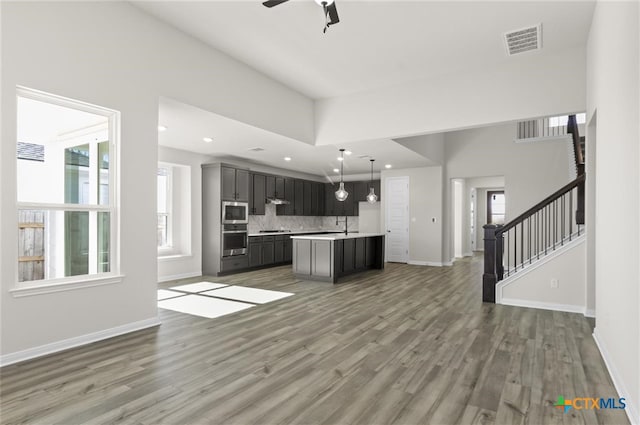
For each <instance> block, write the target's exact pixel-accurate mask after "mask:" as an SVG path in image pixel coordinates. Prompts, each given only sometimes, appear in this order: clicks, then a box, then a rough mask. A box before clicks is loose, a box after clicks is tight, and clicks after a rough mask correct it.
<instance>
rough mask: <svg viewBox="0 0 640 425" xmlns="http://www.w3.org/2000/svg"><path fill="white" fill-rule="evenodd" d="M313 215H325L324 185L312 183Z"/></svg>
mask: <svg viewBox="0 0 640 425" xmlns="http://www.w3.org/2000/svg"><path fill="white" fill-rule="evenodd" d="M311 215H314V216H318V215H324V183H315V182H314V183H311Z"/></svg>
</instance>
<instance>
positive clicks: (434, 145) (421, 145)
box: [393, 133, 444, 165]
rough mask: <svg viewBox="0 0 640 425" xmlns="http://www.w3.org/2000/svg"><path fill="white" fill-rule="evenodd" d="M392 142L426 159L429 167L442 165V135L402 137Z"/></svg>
mask: <svg viewBox="0 0 640 425" xmlns="http://www.w3.org/2000/svg"><path fill="white" fill-rule="evenodd" d="M393 141H394V142H396V143H398V144H400V145H402V146H404V147H405V148H407V149H411V150H412V151H414V152H416V153H418V154H420V155H422V156H423V157H425V158H427V159H428V160H429V165H442V163H443V161H444V133H436V134H423V135H420V136H413V137H403V138H397V139H393Z"/></svg>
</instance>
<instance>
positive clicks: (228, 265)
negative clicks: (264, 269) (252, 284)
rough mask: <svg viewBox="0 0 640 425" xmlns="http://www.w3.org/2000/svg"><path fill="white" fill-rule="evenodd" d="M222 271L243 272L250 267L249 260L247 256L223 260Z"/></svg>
mask: <svg viewBox="0 0 640 425" xmlns="http://www.w3.org/2000/svg"><path fill="white" fill-rule="evenodd" d="M220 263H221V264H220V271H221V272H230V271H235V270H242V269H246V268H247V267H249V259H248V258H247V257H246V256H245V255H239V256H237V257H228V258H223V259H222V260H221V261H220Z"/></svg>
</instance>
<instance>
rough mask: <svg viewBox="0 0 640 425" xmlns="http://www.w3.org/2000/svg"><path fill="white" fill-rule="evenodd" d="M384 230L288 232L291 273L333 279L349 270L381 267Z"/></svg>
mask: <svg viewBox="0 0 640 425" xmlns="http://www.w3.org/2000/svg"><path fill="white" fill-rule="evenodd" d="M384 236H385V235H384V233H349V234H345V233H334V234H324V235H318V234H315V235H313V234H312V235H297V236H291V240H292V241H293V274H294V275H295V276H296V277H297V278H299V279H305V280H319V281H323V282H332V283H337V282H338V279H339V278H341V277H343V276H347V275H350V274H353V273H358V272H362V271H365V270H370V269H383V268H384Z"/></svg>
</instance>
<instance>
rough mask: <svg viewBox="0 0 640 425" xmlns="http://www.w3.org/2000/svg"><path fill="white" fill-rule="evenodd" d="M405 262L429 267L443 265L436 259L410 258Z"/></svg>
mask: <svg viewBox="0 0 640 425" xmlns="http://www.w3.org/2000/svg"><path fill="white" fill-rule="evenodd" d="M407 264H410V265H412V266H431V267H442V266H443V265H444V264H442V263H439V262H437V261H417V260H410V261H409V262H407Z"/></svg>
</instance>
